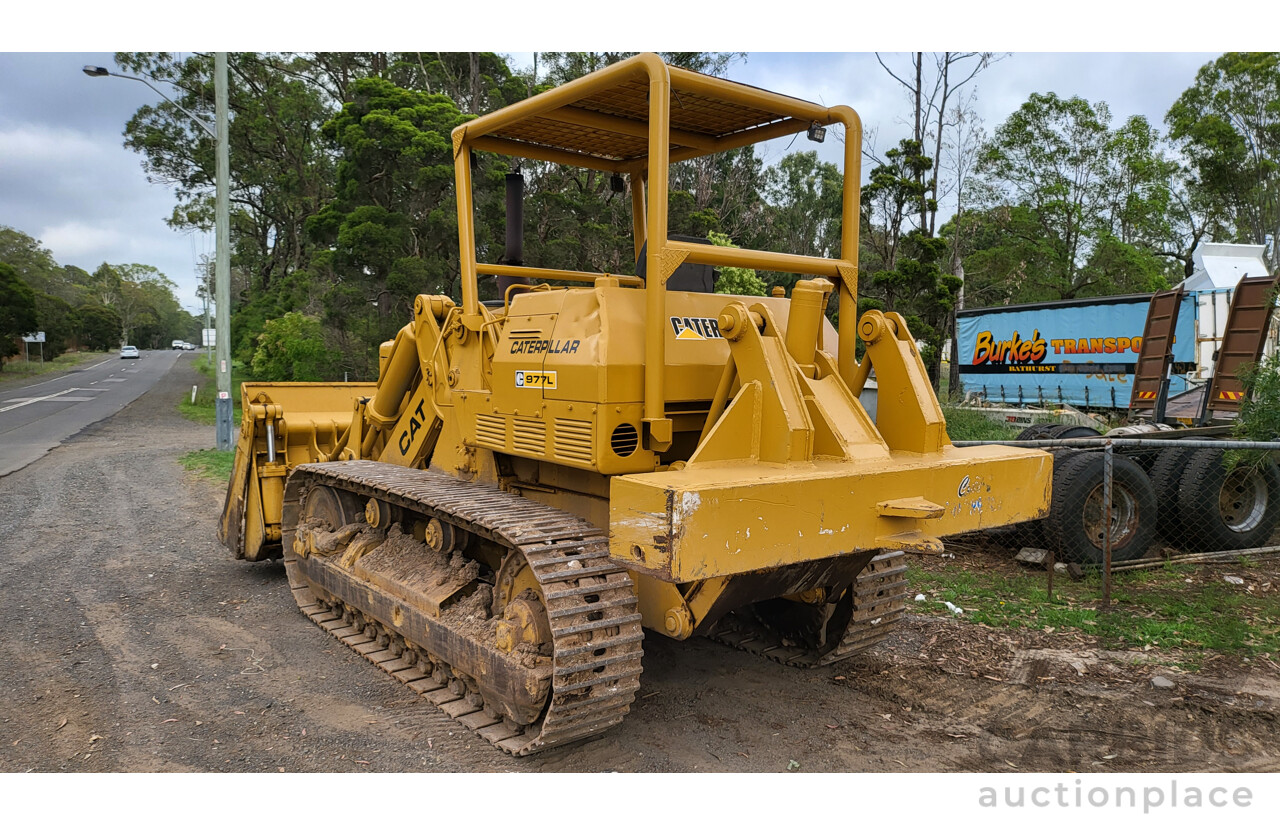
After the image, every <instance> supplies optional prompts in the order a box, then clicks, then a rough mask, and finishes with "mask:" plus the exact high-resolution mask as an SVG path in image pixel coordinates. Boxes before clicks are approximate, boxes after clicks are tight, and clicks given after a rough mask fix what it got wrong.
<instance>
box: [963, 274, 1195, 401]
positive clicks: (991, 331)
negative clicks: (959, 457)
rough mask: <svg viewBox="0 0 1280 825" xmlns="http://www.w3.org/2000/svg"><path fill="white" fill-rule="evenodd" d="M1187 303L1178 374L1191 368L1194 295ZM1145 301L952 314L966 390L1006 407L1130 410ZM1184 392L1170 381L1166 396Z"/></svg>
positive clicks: (1144, 297) (1126, 298)
mask: <svg viewBox="0 0 1280 825" xmlns="http://www.w3.org/2000/svg"><path fill="white" fill-rule="evenodd" d="M1184 301H1185V302H1186V303H1184V305H1183V311H1182V312H1181V313H1179V317H1178V328H1177V332H1176V336H1175V340H1174V347H1173V353H1174V361H1175V362H1179V364H1178V365H1175V369H1174V372H1175V374H1176V373H1178V372H1180V371H1190V370H1192V369H1194V365H1193V364H1190V363H1189V362H1193V361H1194V358H1195V355H1194V342H1195V332H1194V330H1195V308H1194V298H1192V297H1191V296H1188V297H1186V298H1184ZM1149 302H1150V296H1148V295H1130V296H1123V297H1121V298H1101V299H1096V300H1084V301H1061V302H1057V303H1044V304H1025V305H1021V306H1008V307H993V308H990V309H979V310H964V311H962V312H960V313H957V318H956V323H957V331H958V333H959V335H958V338H959V344H960V346H959V353H958V355H959V359H960V379H961V383H962V384H963V386H964V390H965V392H983V391H984V390H985V394H986V397H987V400H988V401H1004V402H1007V403H1024V404H1050V405H1052V404H1055V403H1067V404H1072V405H1075V406H1082V407H1127V406H1128V405H1129V393H1130V391H1131V390H1132V388H1133V372H1134V367H1135V366H1136V364H1137V361H1138V353H1139V352H1141V350H1142V329H1143V324H1144V322H1145V320H1146V317H1147V305H1148V303H1149ZM1182 364H1187V365H1188V366H1187V368H1186V369H1185V370H1182V369H1179V366H1180V365H1182ZM1183 389H1185V381H1183V380H1182V379H1180V378H1175V379H1174V382H1173V384H1172V386H1171V387H1170V394H1174V393H1177V392H1181V391H1182V390H1183Z"/></svg>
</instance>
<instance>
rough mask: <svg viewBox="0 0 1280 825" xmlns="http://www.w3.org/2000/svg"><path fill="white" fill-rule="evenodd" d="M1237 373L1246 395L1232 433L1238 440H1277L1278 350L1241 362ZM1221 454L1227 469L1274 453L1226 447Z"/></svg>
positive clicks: (1268, 458)
mask: <svg viewBox="0 0 1280 825" xmlns="http://www.w3.org/2000/svg"><path fill="white" fill-rule="evenodd" d="M1238 377H1239V378H1240V381H1241V383H1242V384H1244V391H1245V397H1244V400H1243V401H1242V402H1240V415H1239V417H1238V418H1236V421H1235V424H1234V425H1232V428H1231V437H1232V438H1234V439H1237V440H1239V441H1280V354H1276V353H1273V354H1271V355H1268V356H1266V357H1264V358H1263V359H1262V360H1261V361H1258V362H1257V363H1254V364H1245V365H1243V366H1241V368H1240V371H1239V373H1238ZM1224 458H1225V463H1226V466H1227V469H1228V470H1230V469H1231V468H1233V467H1235V466H1237V465H1239V464H1249V465H1255V466H1256V465H1259V464H1262V463H1263V462H1267V461H1272V460H1274V453H1270V452H1267V451H1263V450H1228V451H1227V453H1226V456H1225V457H1224Z"/></svg>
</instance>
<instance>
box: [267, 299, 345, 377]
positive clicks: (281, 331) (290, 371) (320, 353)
mask: <svg viewBox="0 0 1280 825" xmlns="http://www.w3.org/2000/svg"><path fill="white" fill-rule="evenodd" d="M335 360H336V359H335V358H334V354H333V353H332V352H330V351H329V349H328V348H327V347H325V345H324V340H323V335H322V327H321V325H320V319H318V318H313V317H311V316H309V315H303V314H302V313H300V312H286V313H285V314H284V315H283V316H282V317H280V318H278V319H276V320H272V321H267V322H266V323H265V324H264V325H263V330H262V334H261V335H260V336H258V347H257V350H256V351H255V352H254V356H253V362H252V364H251V365H250V366H251V368H252V370H253V375H254V377H255V378H258V379H260V380H262V381H322V380H324V379H326V378H332V377H333V372H334V366H335Z"/></svg>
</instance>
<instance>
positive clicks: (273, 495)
mask: <svg viewBox="0 0 1280 825" xmlns="http://www.w3.org/2000/svg"><path fill="white" fill-rule="evenodd" d="M376 386H377V385H376V384H374V383H363V382H352V383H345V382H344V383H332V384H327V383H298V382H280V383H257V382H255V383H245V384H243V385H241V388H240V401H241V409H242V411H243V417H242V419H241V423H240V439H239V441H238V442H237V443H236V456H235V463H234V465H233V466H232V469H231V480H230V482H229V483H228V485H227V498H226V502H225V504H224V505H223V508H222V519H221V520H220V522H219V524H218V540H219V541H221V542H222V543H223V544H224V545H226V546H227V548H228V549H229V550H231V552H232V553H233V554H234V555H235V557H236V558H238V559H246V560H248V561H262V560H265V559H270V558H278V557H279V555H280V551H281V547H280V523H279V521H272V520H271V519H279V517H280V512H281V502H282V501H283V493H284V482H285V477H286V476H287V475H288V473H289V470H291V469H293V467H295V466H296V465H298V464H307V463H311V462H316V461H328V460H329V457H330V456H331V455H332V454H333V453H334V452H335V451H336V450H337V448H338V447H339V444H340V442H341V441H342V439H343V438H344V437H345V436H346V434H347V430H348V429H349V428H350V427H351V421H352V414H353V412H354V411H355V410H356V405H357V403H358V401H359V399H361V398H367V397H369V396H370V395H372V394H373V391H374V389H375V387H376Z"/></svg>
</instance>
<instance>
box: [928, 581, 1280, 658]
mask: <svg viewBox="0 0 1280 825" xmlns="http://www.w3.org/2000/svg"><path fill="white" fill-rule="evenodd" d="M1192 572H1193V568H1191V567H1190V566H1188V565H1177V564H1167V565H1165V566H1164V567H1161V568H1158V569H1155V570H1143V571H1134V572H1132V573H1126V574H1123V575H1116V576H1115V577H1114V578H1113V582H1112V588H1111V601H1112V605H1113V607H1112V610H1111V611H1109V612H1105V613H1104V612H1102V611H1101V610H1099V609H1098V608H1099V606H1100V605H1101V603H1102V577H1101V574H1100V573H1097V572H1092V573H1090V574H1089V575H1088V576H1086V578H1085V579H1084V580H1082V581H1079V582H1073V581H1071V580H1070V579H1069V578H1067V577H1066V576H1058V577H1055V579H1054V594H1053V601H1052V602H1050V601H1049V599H1048V594H1047V588H1046V584H1047V582H1046V578H1045V576H1044V575H1042V574H1031V573H1020V574H1015V575H1008V574H1007V573H1006V572H998V571H991V572H986V571H975V570H972V569H964V570H955V571H949V570H945V571H939V570H921V569H918V568H915V567H913V568H911V570H910V571H909V572H908V579H909V580H910V582H911V586H912V587H913V588H914V590H915V591H916V592H921V593H924V594H926V595H927V596H930V597H931V598H930V599H929V601H926V602H915V603H913V604H912V607H913V608H914V609H916V610H919V611H922V612H925V613H942V614H947V615H949V614H950V611H949V610H948V609H947V608H946V606H945V605H944V604H943V602H944V601H950V602H952V603H953V604H955V605H957V606H959V607H961V608H963V609H964V615H963V616H962V617H961V618H962V619H964V620H966V621H970V622H974V623H980V624H984V625H988V626H991V627H1008V628H1027V629H1036V630H1043V631H1049V632H1053V631H1056V630H1062V629H1065V628H1075V629H1077V630H1079V631H1081V632H1083V633H1085V634H1087V635H1090V636H1094V637H1096V638H1097V639H1098V641H1099V642H1100V643H1101V644H1102V645H1103V646H1104V647H1108V648H1112V649H1135V648H1136V649H1141V650H1147V649H1159V650H1166V651H1172V650H1181V651H1188V652H1192V653H1194V652H1197V651H1200V652H1209V651H1214V652H1220V653H1233V654H1240V655H1244V656H1256V655H1260V654H1265V653H1275V652H1277V651H1280V602H1278V600H1277V599H1276V598H1275V595H1274V594H1273V593H1270V592H1267V591H1258V592H1254V593H1250V592H1248V591H1246V590H1244V589H1242V588H1240V587H1239V586H1233V585H1227V584H1225V583H1223V582H1221V581H1213V580H1210V581H1204V582H1201V583H1198V584H1197V583H1192V584H1188V583H1187V579H1188V578H1191V574H1192ZM1194 581H1195V580H1194V579H1193V582H1194Z"/></svg>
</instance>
